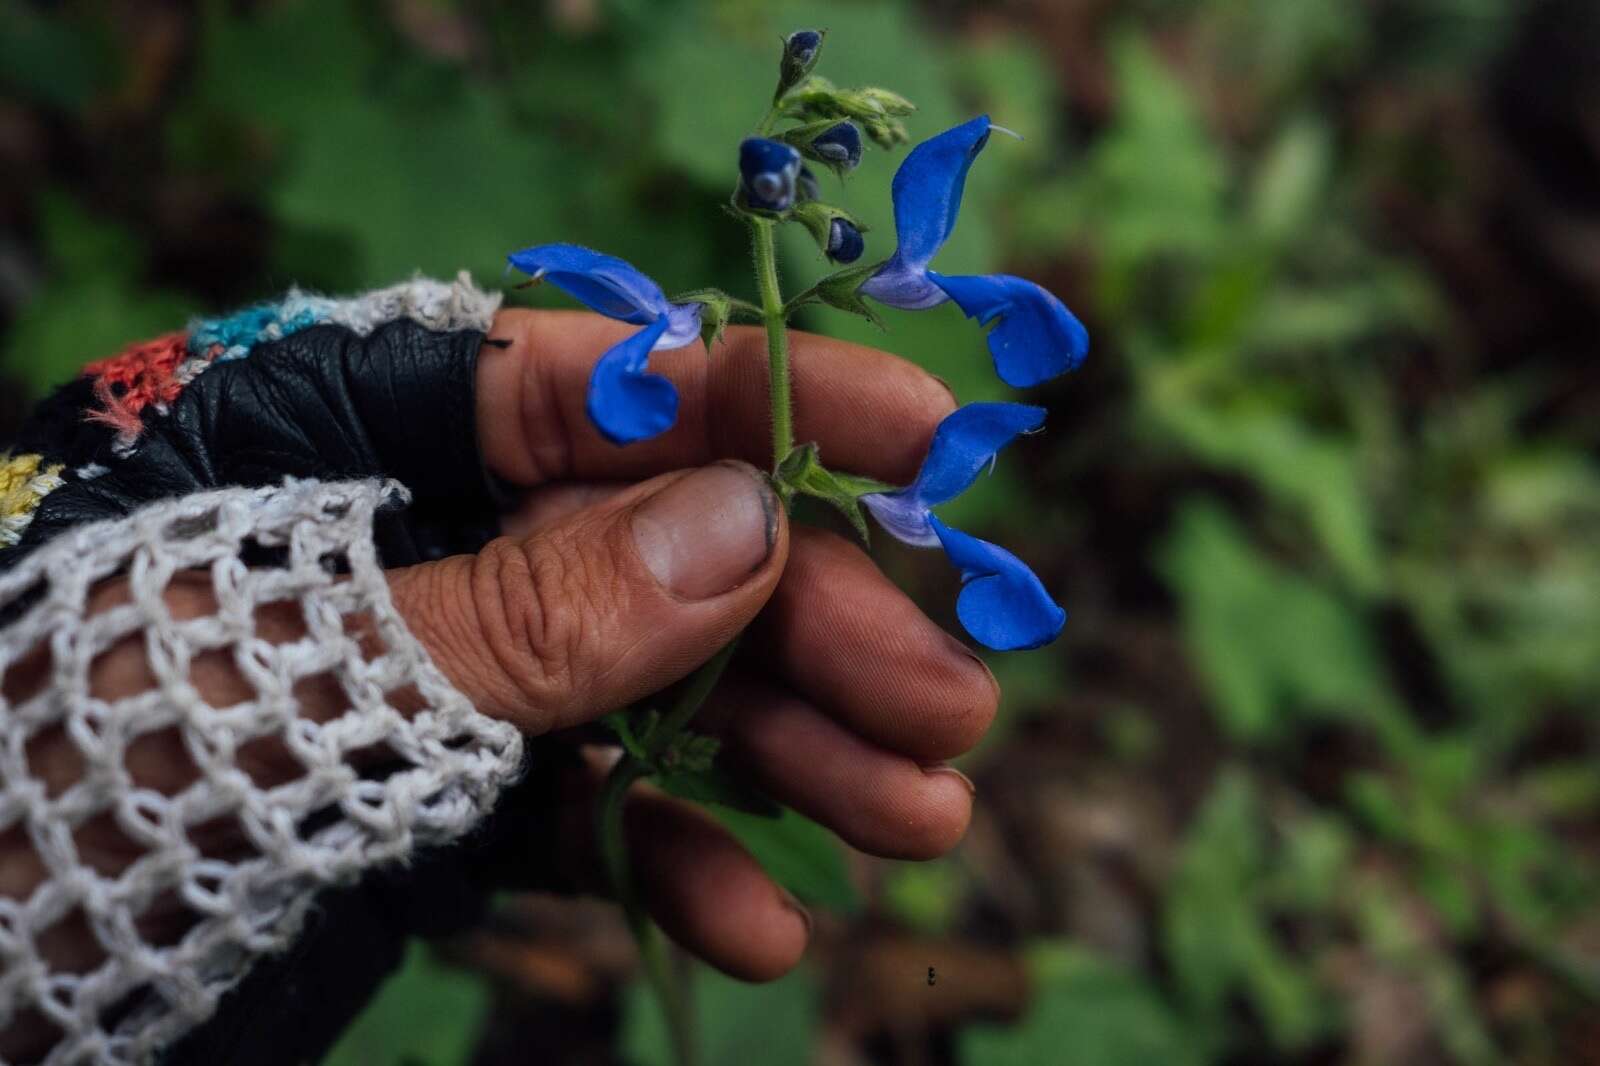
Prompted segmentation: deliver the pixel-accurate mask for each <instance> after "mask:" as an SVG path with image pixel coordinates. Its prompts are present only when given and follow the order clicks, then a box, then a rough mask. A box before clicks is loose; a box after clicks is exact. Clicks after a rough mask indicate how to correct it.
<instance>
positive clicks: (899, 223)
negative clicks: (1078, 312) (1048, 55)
mask: <svg viewBox="0 0 1600 1066" xmlns="http://www.w3.org/2000/svg"><path fill="white" fill-rule="evenodd" d="M991 128H998V127H991V124H990V122H989V116H987V115H980V116H979V117H977V118H975V119H973V120H972V121H970V122H966V123H963V124H962V125H960V126H956V127H955V128H954V129H949V130H946V131H945V132H943V133H941V134H939V135H938V136H937V137H932V138H930V139H928V140H926V141H923V142H922V143H921V144H919V145H917V146H916V147H915V148H913V149H912V150H911V152H910V153H909V154H908V155H907V156H906V158H905V161H904V162H902V163H901V164H900V169H899V170H898V171H896V172H895V176H894V184H893V186H892V187H891V192H892V195H893V197H894V226H895V235H896V237H897V239H898V241H899V245H898V247H896V249H895V253H894V255H893V256H892V257H891V258H890V259H889V261H888V262H887V263H885V264H884V265H883V268H882V269H881V270H879V271H878V272H877V273H876V274H874V275H873V276H872V277H870V278H868V279H867V281H866V282H864V283H863V284H862V286H861V290H860V291H861V293H862V295H864V296H870V297H872V298H873V299H874V300H877V301H878V302H879V303H884V304H888V305H889V306H890V307H899V308H904V309H905V310H908V311H920V310H923V309H924V308H929V307H934V306H937V305H938V304H941V303H943V302H944V301H945V300H946V299H947V298H948V299H952V300H954V301H955V302H956V305H957V306H959V307H960V308H961V310H962V311H963V312H965V313H966V315H967V317H968V318H976V319H977V320H978V321H979V323H980V324H982V325H988V324H989V323H991V322H994V323H996V325H995V327H994V328H993V329H992V330H990V331H989V352H990V354H991V355H992V356H993V357H994V367H995V372H996V373H998V374H999V375H1000V378H1001V380H1002V381H1004V382H1005V383H1006V384H1008V385H1012V386H1015V387H1017V388H1027V387H1029V386H1032V385H1037V384H1039V383H1040V382H1043V381H1047V380H1049V379H1050V378H1053V377H1055V376H1056V375H1057V374H1063V373H1065V372H1067V371H1069V370H1074V369H1076V368H1077V366H1078V365H1079V364H1080V363H1082V362H1083V358H1084V356H1085V355H1087V354H1088V351H1089V334H1088V331H1087V330H1085V329H1084V328H1083V323H1081V322H1079V321H1078V319H1077V317H1076V316H1074V315H1073V313H1072V312H1071V311H1069V310H1067V308H1066V305H1064V304H1063V303H1062V302H1061V301H1060V300H1058V299H1056V297H1055V296H1054V295H1052V294H1051V293H1049V292H1046V291H1045V290H1044V289H1042V288H1040V287H1039V286H1038V285H1035V284H1034V283H1033V282H1031V281H1028V280H1026V279H1024V278H1018V277H1012V276H1011V275H1009V274H986V275H981V276H947V275H943V274H939V273H937V272H935V271H933V270H929V269H928V264H929V263H931V262H932V261H933V257H934V256H935V255H937V254H938V252H939V249H940V248H941V247H943V246H944V242H945V240H946V239H948V238H949V236H950V232H951V231H952V230H953V229H955V224H956V215H957V214H958V213H959V212H960V210H961V194H962V191H963V190H964V189H965V187H966V183H967V171H968V170H970V169H971V168H972V161H973V160H974V159H976V158H977V157H978V153H979V152H981V151H983V147H984V145H986V144H987V143H988V142H989V131H990V129H991ZM1008 132H1009V131H1008Z"/></svg>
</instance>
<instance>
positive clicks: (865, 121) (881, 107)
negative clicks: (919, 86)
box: [782, 74, 917, 148]
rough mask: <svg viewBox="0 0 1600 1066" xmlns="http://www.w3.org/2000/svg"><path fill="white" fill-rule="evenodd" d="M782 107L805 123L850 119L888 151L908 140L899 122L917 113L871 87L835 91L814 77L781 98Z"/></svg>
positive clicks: (903, 101)
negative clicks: (912, 113)
mask: <svg viewBox="0 0 1600 1066" xmlns="http://www.w3.org/2000/svg"><path fill="white" fill-rule="evenodd" d="M782 107H783V110H784V113H785V114H787V115H788V116H789V117H791V118H795V119H800V120H802V121H804V122H807V123H812V122H817V121H820V120H823V119H833V120H835V121H837V120H838V119H844V118H848V119H854V120H856V121H857V122H859V123H861V128H862V130H863V131H865V133H866V135H867V136H868V137H870V138H871V139H872V140H873V142H874V143H876V144H877V145H878V146H879V147H882V148H892V147H894V146H895V145H897V144H901V143H903V142H904V141H906V140H908V139H909V138H908V135H907V134H906V128H905V126H904V124H902V123H901V122H900V121H899V119H900V118H902V117H904V116H906V115H909V114H911V112H913V111H915V110H916V109H917V108H916V105H915V104H913V103H912V102H911V101H910V100H907V99H906V98H905V97H903V96H901V95H900V94H899V93H897V92H891V91H890V90H888V89H883V88H879V87H878V86H875V85H873V86H868V87H867V88H864V89H837V88H835V87H834V85H833V83H832V82H830V81H828V79H826V78H823V77H821V76H819V75H815V74H813V75H812V76H811V77H809V78H807V79H806V80H805V82H804V84H802V85H801V86H800V87H799V88H797V89H795V90H794V91H793V92H791V93H789V94H788V95H787V96H785V97H784V98H783V100H782Z"/></svg>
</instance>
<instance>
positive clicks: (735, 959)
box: [624, 790, 811, 981]
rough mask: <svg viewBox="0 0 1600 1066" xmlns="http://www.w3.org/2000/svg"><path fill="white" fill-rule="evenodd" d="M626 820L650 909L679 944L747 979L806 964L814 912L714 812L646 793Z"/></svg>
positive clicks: (637, 799)
mask: <svg viewBox="0 0 1600 1066" xmlns="http://www.w3.org/2000/svg"><path fill="white" fill-rule="evenodd" d="M624 823H625V825H626V831H627V835H628V846H629V851H630V853H631V855H632V856H633V864H634V870H635V872H636V874H637V876H638V878H639V884H640V885H641V887H642V891H643V893H644V897H645V901H646V907H647V909H648V910H649V911H650V914H651V917H653V918H654V919H655V920H656V922H657V923H659V924H660V926H661V928H662V929H663V930H664V931H665V932H666V934H667V935H668V936H670V937H671V938H672V939H673V940H674V941H676V942H677V943H678V944H679V945H681V946H682V947H684V948H686V949H687V950H689V951H692V952H694V954H696V955H698V956H700V957H701V958H702V959H704V960H705V961H706V962H708V963H710V964H711V965H713V966H715V967H716V968H717V969H719V970H721V971H722V972H724V973H726V974H728V975H729V976H732V977H737V978H739V979H740V980H744V981H771V980H773V979H775V978H778V977H782V976H783V975H784V974H785V973H788V972H789V970H791V969H793V967H794V965H795V963H797V962H799V961H800V956H801V955H802V954H803V953H804V952H805V948H806V941H807V940H808V939H809V938H810V935H811V917H810V915H809V914H807V913H806V911H805V908H804V907H802V906H801V905H800V904H799V903H798V902H796V901H795V899H794V897H793V896H790V895H789V894H788V893H787V892H785V891H784V890H783V889H781V888H779V887H778V885H777V884H776V883H775V882H773V880H772V878H770V877H768V876H767V874H766V872H765V871H763V870H762V869H761V864H760V863H758V862H756V860H755V859H754V858H753V857H752V856H751V855H750V853H749V852H747V851H745V850H744V847H743V846H742V845H741V844H740V843H739V842H738V841H737V840H735V839H734V837H733V835H732V834H731V833H729V832H728V831H727V830H726V829H724V828H723V827H722V826H720V825H718V824H717V823H716V822H715V821H714V820H713V819H712V818H711V816H710V815H709V814H707V813H705V812H704V811H701V810H699V809H697V808H695V807H693V806H691V805H690V804H688V803H685V802H683V801H681V800H675V799H672V798H670V797H668V796H664V795H661V794H660V793H657V792H654V791H652V790H641V791H640V793H639V794H638V795H636V796H634V797H633V798H632V799H631V800H630V801H629V804H628V808H627V810H626V812H625V815H624Z"/></svg>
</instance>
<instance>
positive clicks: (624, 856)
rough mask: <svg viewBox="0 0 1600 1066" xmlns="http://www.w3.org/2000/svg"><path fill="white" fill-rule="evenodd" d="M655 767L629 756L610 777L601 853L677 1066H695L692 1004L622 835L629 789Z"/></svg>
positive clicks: (603, 795) (602, 817)
mask: <svg viewBox="0 0 1600 1066" xmlns="http://www.w3.org/2000/svg"><path fill="white" fill-rule="evenodd" d="M649 773H650V768H649V767H648V766H647V765H645V763H644V762H643V761H641V760H640V759H637V758H635V757H634V756H632V755H629V754H626V753H624V754H623V756H622V758H621V760H620V761H618V763H617V765H616V766H614V767H613V768H612V770H611V773H610V775H609V776H608V777H607V778H606V784H605V789H604V790H603V791H602V792H601V794H600V805H599V806H600V813H599V818H600V825H599V831H600V850H601V853H602V855H603V856H604V858H605V864H606V875H607V877H608V878H609V879H610V881H611V890H612V892H614V893H615V894H616V897H617V902H618V903H620V904H622V910H623V913H624V914H625V915H626V916H627V919H628V929H629V930H630V931H631V932H632V933H633V940H634V943H635V944H637V945H638V948H639V962H640V964H641V965H642V966H643V967H644V973H645V979H646V980H647V981H649V982H650V987H651V989H652V990H654V992H655V994H656V1001H657V1002H658V1003H660V1004H661V1012H662V1013H663V1014H664V1015H666V1019H667V1034H668V1037H669V1039H670V1040H671V1041H672V1057H673V1059H674V1060H675V1061H676V1062H677V1063H678V1066H691V1064H692V1063H693V1062H694V1061H695V1051H694V1026H693V1024H692V1021H691V1019H690V1017H689V1005H688V1003H687V1002H685V998H684V995H683V990H682V989H681V988H679V987H678V984H677V982H675V981H674V980H673V979H672V970H671V967H670V965H669V963H668V960H667V952H666V948H665V947H664V946H663V945H662V943H661V939H660V937H658V936H656V932H655V929H654V928H652V927H651V925H650V918H649V916H648V915H646V914H645V911H644V906H643V904H642V903H640V901H639V894H638V892H637V890H636V888H635V885H634V881H633V871H632V870H631V869H630V868H629V863H628V842H627V838H626V837H625V836H624V835H623V828H622V807H623V804H624V803H625V802H626V801H627V795H628V788H629V787H630V786H631V785H632V784H633V783H634V782H635V781H637V780H639V779H640V778H642V777H645V776H647V775H648V774H649Z"/></svg>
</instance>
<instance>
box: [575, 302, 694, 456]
mask: <svg viewBox="0 0 1600 1066" xmlns="http://www.w3.org/2000/svg"><path fill="white" fill-rule="evenodd" d="M667 324H668V323H667V316H666V315H662V316H661V317H660V318H658V319H656V320H655V321H654V322H652V323H651V324H650V325H648V326H646V327H645V328H644V329H641V330H640V331H639V332H638V333H635V334H634V335H633V336H631V337H629V338H628V339H627V340H625V341H622V342H621V343H619V344H616V345H614V346H613V347H612V348H611V349H610V350H609V351H607V352H606V353H605V354H604V355H602V356H601V357H600V361H599V362H597V363H596V364H595V365H594V371H593V372H592V373H591V374H590V375H589V399H588V404H587V407H588V412H589V421H591V422H593V423H594V424H595V428H596V429H598V430H599V431H600V434H601V436H603V437H605V438H606V439H607V440H609V441H610V442H611V443H613V444H632V443H633V442H634V441H639V440H646V439H648V438H650V437H654V436H657V435H658V434H661V433H665V432H666V431H667V430H669V429H671V428H672V424H673V422H675V421H677V418H678V390H677V389H676V388H674V387H673V384H672V382H670V381H668V380H667V379H666V378H664V377H662V376H661V375H660V374H652V373H650V372H649V371H648V370H647V369H645V368H646V365H647V364H648V362H649V359H650V352H651V350H652V349H653V348H655V347H656V342H657V341H659V340H660V339H661V337H662V335H663V334H665V333H666V331H667Z"/></svg>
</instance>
